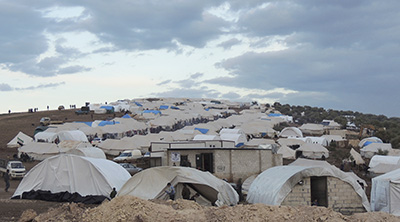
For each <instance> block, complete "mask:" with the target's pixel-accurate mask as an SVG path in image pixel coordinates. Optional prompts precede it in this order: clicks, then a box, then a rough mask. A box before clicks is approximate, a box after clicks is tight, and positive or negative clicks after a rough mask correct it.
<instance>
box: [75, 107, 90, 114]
mask: <svg viewBox="0 0 400 222" xmlns="http://www.w3.org/2000/svg"><path fill="white" fill-rule="evenodd" d="M89 113H90V108H89V106H82V107H81V109H78V110H76V111H75V114H76V115H83V114H85V115H86V114H89Z"/></svg>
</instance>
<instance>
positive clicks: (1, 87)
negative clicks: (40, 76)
mask: <svg viewBox="0 0 400 222" xmlns="http://www.w3.org/2000/svg"><path fill="white" fill-rule="evenodd" d="M61 85H65V82H59V83H48V84H40V85H38V86H29V87H12V86H10V85H9V84H6V83H0V91H14V90H15V91H25V90H36V89H44V88H56V87H58V86H61Z"/></svg>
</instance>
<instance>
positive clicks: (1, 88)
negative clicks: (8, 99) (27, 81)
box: [0, 83, 13, 91]
mask: <svg viewBox="0 0 400 222" xmlns="http://www.w3.org/2000/svg"><path fill="white" fill-rule="evenodd" d="M12 90H13V88H12V87H11V86H10V85H8V84H6V83H0V91H12Z"/></svg>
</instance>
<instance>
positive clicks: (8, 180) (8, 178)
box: [3, 170, 10, 192]
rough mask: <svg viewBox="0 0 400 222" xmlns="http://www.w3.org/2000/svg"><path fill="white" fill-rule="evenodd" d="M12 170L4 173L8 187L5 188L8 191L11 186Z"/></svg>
mask: <svg viewBox="0 0 400 222" xmlns="http://www.w3.org/2000/svg"><path fill="white" fill-rule="evenodd" d="M9 173H10V171H9V170H7V171H6V173H5V174H4V175H3V178H4V182H5V183H6V188H5V189H4V190H5V191H6V192H8V188H10V175H9Z"/></svg>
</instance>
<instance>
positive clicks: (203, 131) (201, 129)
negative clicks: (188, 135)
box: [194, 128, 209, 134]
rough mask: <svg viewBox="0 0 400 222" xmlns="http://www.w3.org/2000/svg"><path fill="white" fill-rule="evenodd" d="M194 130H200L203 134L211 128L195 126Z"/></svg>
mask: <svg viewBox="0 0 400 222" xmlns="http://www.w3.org/2000/svg"><path fill="white" fill-rule="evenodd" d="M194 130H198V131H200V133H202V134H206V133H207V132H208V130H209V129H203V128H194Z"/></svg>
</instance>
